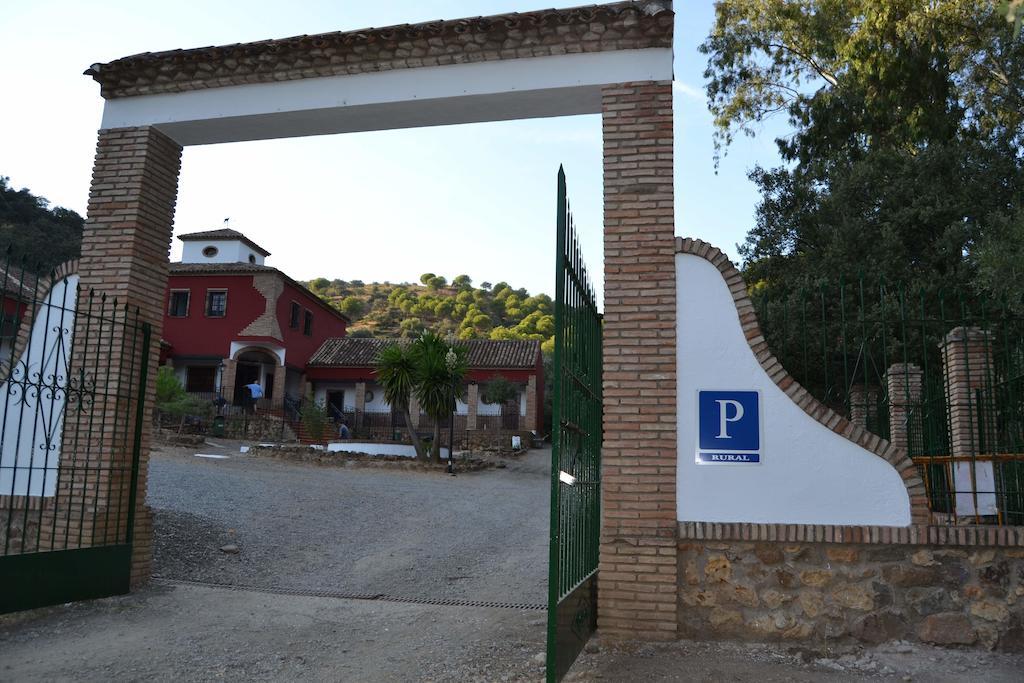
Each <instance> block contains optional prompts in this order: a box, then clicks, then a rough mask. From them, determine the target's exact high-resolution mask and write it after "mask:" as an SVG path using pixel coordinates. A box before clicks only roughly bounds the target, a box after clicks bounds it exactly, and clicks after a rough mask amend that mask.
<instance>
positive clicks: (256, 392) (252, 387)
mask: <svg viewBox="0 0 1024 683" xmlns="http://www.w3.org/2000/svg"><path fill="white" fill-rule="evenodd" d="M245 388H246V389H248V390H249V401H250V403H249V405H250V406H251V407H252V411H253V412H254V413H255V412H256V401H258V400H259V399H261V398H263V387H261V386H260V383H259V382H253V383H252V384H246V385H245Z"/></svg>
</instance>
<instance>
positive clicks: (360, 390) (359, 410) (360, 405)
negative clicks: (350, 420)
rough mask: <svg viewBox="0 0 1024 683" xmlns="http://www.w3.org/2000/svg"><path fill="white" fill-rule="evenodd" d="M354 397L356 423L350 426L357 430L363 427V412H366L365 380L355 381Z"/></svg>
mask: <svg viewBox="0 0 1024 683" xmlns="http://www.w3.org/2000/svg"><path fill="white" fill-rule="evenodd" d="M355 399H356V400H355V402H354V405H355V411H356V418H355V419H356V423H355V424H354V425H352V428H353V429H356V430H359V429H362V428H363V413H365V412H366V382H356V396H355Z"/></svg>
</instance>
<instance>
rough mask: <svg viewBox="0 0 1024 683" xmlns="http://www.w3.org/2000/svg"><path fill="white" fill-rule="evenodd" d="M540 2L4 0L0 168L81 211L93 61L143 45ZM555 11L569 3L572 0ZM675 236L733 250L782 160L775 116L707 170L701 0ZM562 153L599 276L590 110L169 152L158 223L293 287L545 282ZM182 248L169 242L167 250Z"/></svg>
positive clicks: (707, 18) (93, 108) (686, 65)
mask: <svg viewBox="0 0 1024 683" xmlns="http://www.w3.org/2000/svg"><path fill="white" fill-rule="evenodd" d="M552 4H553V2H552V0H463V1H461V2H454V1H452V0H431V1H430V2H423V1H422V0H421V1H415V0H387V1H383V0H382V1H378V2H365V0H364V1H362V2H353V1H351V0H333V1H330V0H296V1H295V2H289V3H282V2H279V1H276V2H270V1H265V0H247V1H244V2H237V1H216V2H215V1H211V0H178V1H177V2H175V3H174V6H173V10H171V9H169V7H168V6H167V5H165V4H164V3H153V2H140V1H139V0H93V1H92V2H88V3H84V2H81V1H80V0H75V1H60V0H34V1H33V2H11V0H0V8H2V11H0V63H3V64H4V65H5V70H4V75H3V81H2V90H0V175H4V176H9V177H10V179H11V184H12V185H13V186H14V187H15V188H21V187H27V188H29V189H30V190H31V191H32V192H33V193H35V194H37V195H42V196H44V197H46V198H47V199H49V200H50V201H51V202H52V203H53V204H54V205H59V206H64V207H67V208H70V209H74V210H75V211H78V212H79V213H81V214H82V215H85V208H86V202H87V199H88V193H89V179H90V176H91V171H92V160H93V156H94V154H95V144H96V130H97V128H98V127H99V123H100V117H101V115H102V109H103V100H102V98H101V97H100V94H99V85H98V84H97V83H95V82H94V81H93V80H92V79H91V78H89V77H87V76H83V75H82V71H83V70H85V69H86V68H87V67H88V66H89V65H90V64H92V63H95V62H107V61H112V60H114V59H117V58H119V57H124V56H127V55H132V54H137V53H140V52H155V51H159V50H167V49H175V48H190V47H201V46H206V45H222V44H230V43H237V42H249V41H253V40H262V39H267V38H283V37H287V36H292V35H301V34H311V33H323V32H328V31H339V30H353V29H360V28H366V27H371V26H388V25H392V24H399V23H414V22H419V21H430V20H435V19H454V18H459V17H466V16H479V15H489V14H499V13H503V12H510V11H519V12H521V11H529V10H535V9H544V8H547V7H550V6H551V5H552ZM559 4H560V5H562V6H571V5H574V4H580V3H579V2H576V1H575V0H569V2H563V3H559ZM675 5H676V7H675V10H676V27H675V45H674V53H675V84H674V103H673V107H674V114H675V117H674V118H675V192H676V209H675V210H676V234H677V235H684V236H690V237H699V238H702V239H704V240H707V241H710V242H712V243H713V244H715V245H716V246H719V247H721V248H722V249H723V250H724V251H726V253H728V254H729V255H730V256H732V257H733V259H734V260H735V259H736V258H737V254H736V244H737V243H739V242H742V240H743V237H744V235H745V234H746V232H747V231H748V230H749V229H750V227H751V226H752V224H753V220H754V210H755V207H756V204H757V201H758V193H757V189H756V187H755V186H754V185H753V183H752V182H750V180H749V179H748V178H747V173H748V172H749V170H750V169H751V168H752V167H753V166H754V165H755V164H760V165H763V166H772V165H775V164H777V163H779V158H778V153H777V151H776V147H775V143H774V141H773V140H774V137H776V135H777V134H779V133H780V132H781V131H782V130H784V122H781V121H774V122H769V123H768V124H766V128H765V129H764V130H763V131H762V132H761V133H760V134H759V135H757V136H755V137H753V138H746V137H744V138H742V139H738V140H737V141H736V142H735V143H734V144H733V145H732V147H731V148H730V149H729V151H728V154H727V156H726V157H725V158H724V159H723V160H722V162H721V165H720V168H719V169H718V172H717V173H716V170H715V167H714V159H713V138H712V134H713V132H714V127H713V125H712V118H711V115H710V113H709V112H708V110H707V106H706V100H705V97H704V92H703V88H704V78H703V71H704V66H705V62H706V59H705V58H704V57H703V56H702V55H701V54H700V53H699V52H698V51H697V48H698V46H699V45H700V43H701V42H702V41H703V39H704V37H705V36H706V34H707V32H708V29H709V28H710V26H711V23H712V21H713V18H714V8H713V4H712V2H711V0H689V1H687V0H676V3H675ZM559 164H563V165H564V166H565V169H566V175H567V178H568V186H569V196H570V200H571V202H572V206H573V213H574V216H575V219H576V224H577V227H578V228H579V231H580V234H581V239H582V241H583V243H584V245H585V253H584V256H585V258H586V260H587V262H588V263H589V264H592V266H591V268H590V271H591V273H592V274H593V275H594V277H595V286H596V287H597V290H598V292H600V291H601V289H602V287H603V282H602V278H601V270H602V269H601V267H600V264H601V261H602V248H601V238H602V235H601V230H602V222H601V221H602V184H601V125H600V117H599V116H598V115H592V116H573V117H561V118H550V119H533V120H528V121H513V122H499V123H483V124H471V125H459V126H440V127H434V128H416V129H406V130H398V131H381V132H369V133H350V134H342V135H331V136H318V137H309V138H296V139H285V140H269V141H260V142H242V143H232V144H221V145H206V146H195V147H187V148H185V151H184V154H183V161H182V173H181V181H180V186H179V194H178V204H177V212H176V216H175V223H174V234H175V235H180V234H184V233H188V232H195V231H199V230H209V229H213V228H219V227H222V226H223V225H224V219H225V218H229V219H230V221H229V226H230V227H232V228H234V229H236V230H239V231H241V232H243V233H245V234H246V235H247V236H249V237H250V238H251V239H253V240H254V241H255V242H257V243H258V244H260V245H261V246H263V247H264V248H266V249H267V250H268V251H270V252H271V253H272V255H271V256H270V258H268V259H267V263H268V265H273V266H276V267H277V268H280V269H281V270H283V271H284V272H286V273H288V274H289V275H291V276H292V277H293V278H296V279H300V280H306V279H311V278H313V277H319V276H323V277H327V278H330V279H334V278H341V279H343V280H363V281H366V282H371V281H376V282H384V281H390V282H412V281H416V280H418V278H419V276H420V274H421V273H424V272H433V273H438V274H441V275H444V276H446V277H448V278H449V279H451V278H452V277H454V276H455V275H458V274H462V273H465V274H468V275H470V277H472V278H473V280H474V282H475V283H477V284H479V283H481V282H483V281H489V282H491V283H496V282H499V281H505V282H508V283H509V284H511V285H512V286H513V287H516V288H518V287H525V288H527V289H528V290H530V292H531V293H536V292H546V293H548V294H553V293H554V292H553V290H554V262H555V259H554V242H555V235H554V231H555V205H556V202H555V178H556V173H557V170H558V166H559ZM180 254H181V243H180V242H179V241H178V240H177V239H175V240H173V244H172V249H171V258H172V260H176V259H177V258H179V257H180Z"/></svg>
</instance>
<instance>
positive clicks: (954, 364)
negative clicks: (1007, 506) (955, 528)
mask: <svg viewBox="0 0 1024 683" xmlns="http://www.w3.org/2000/svg"><path fill="white" fill-rule="evenodd" d="M939 347H940V349H941V350H942V371H943V375H944V378H945V381H946V396H947V400H948V402H949V412H948V415H949V418H948V419H949V446H950V453H951V454H952V455H953V457H954V458H956V457H969V456H972V455H978V454H979V453H980V449H979V437H980V431H979V421H978V410H979V408H980V406H979V404H978V401H977V399H976V396H975V392H976V391H977V390H978V389H981V388H983V387H985V386H987V385H988V383H989V373H990V372H991V369H992V338H991V335H990V334H989V333H987V332H985V331H984V330H981V329H979V328H977V327H957V328H954V329H953V330H952V331H950V333H949V334H947V335H946V336H945V338H944V339H943V340H942V342H941V343H940V344H939ZM953 485H954V487H955V489H956V497H955V503H956V514H957V516H958V517H968V516H969V517H973V516H975V515H994V514H996V496H995V473H994V472H993V469H992V463H991V462H978V463H975V462H954V464H953Z"/></svg>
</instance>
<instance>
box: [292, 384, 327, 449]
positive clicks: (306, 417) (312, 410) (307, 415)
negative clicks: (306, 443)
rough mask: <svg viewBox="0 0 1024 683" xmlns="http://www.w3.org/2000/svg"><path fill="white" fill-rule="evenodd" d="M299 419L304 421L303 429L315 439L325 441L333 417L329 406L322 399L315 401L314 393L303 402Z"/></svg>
mask: <svg viewBox="0 0 1024 683" xmlns="http://www.w3.org/2000/svg"><path fill="white" fill-rule="evenodd" d="M299 420H300V422H301V423H302V429H303V431H305V433H306V434H307V435H308V436H309V438H311V439H312V440H313V441H323V440H324V437H325V436H326V435H327V428H328V426H329V425H330V423H331V418H330V416H329V415H328V414H327V406H325V405H324V404H323V402H322V401H321V402H318V401H315V400H314V399H313V395H312V394H310V395H309V396H307V397H306V400H305V401H303V402H302V408H301V410H300V412H299Z"/></svg>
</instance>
